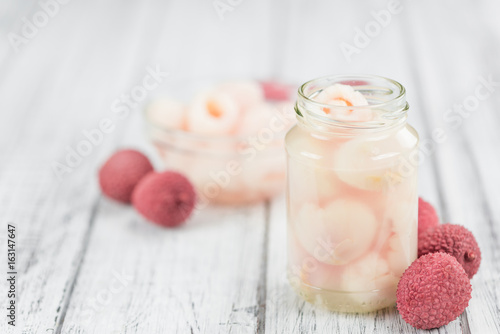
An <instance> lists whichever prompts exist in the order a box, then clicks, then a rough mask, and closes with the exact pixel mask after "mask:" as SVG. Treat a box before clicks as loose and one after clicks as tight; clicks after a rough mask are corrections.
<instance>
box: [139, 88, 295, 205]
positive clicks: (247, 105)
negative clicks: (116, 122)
mask: <svg viewBox="0 0 500 334" xmlns="http://www.w3.org/2000/svg"><path fill="white" fill-rule="evenodd" d="M191 90H192V91H191V92H190V93H189V94H183V95H184V96H183V97H184V99H182V97H178V96H176V95H175V92H169V94H165V95H163V96H158V97H156V98H154V99H153V100H152V101H151V102H150V103H149V104H148V105H147V107H146V109H145V119H146V127H147V136H148V138H149V139H150V140H151V142H152V143H153V145H154V147H155V148H156V150H157V152H158V153H159V156H160V157H161V159H162V161H163V163H164V167H165V168H166V169H168V170H173V171H178V172H181V173H183V174H184V175H185V176H186V177H187V178H188V179H189V180H190V181H191V182H192V183H193V185H194V186H195V188H196V190H197V195H198V199H199V202H200V203H201V204H203V203H208V202H210V203H216V204H232V205H237V204H249V203H256V202H260V201H262V200H265V199H268V198H271V197H273V196H275V195H277V194H279V193H281V192H282V191H283V190H284V186H285V177H286V167H285V156H284V150H283V138H284V135H285V133H286V131H287V130H288V129H289V128H290V127H291V126H292V125H293V124H294V123H295V114H294V112H293V104H292V103H291V102H290V101H289V98H290V97H291V96H292V95H293V94H292V91H293V90H292V89H291V87H290V86H287V85H282V84H278V83H270V82H268V83H262V82H257V81H251V80H246V81H232V82H223V83H220V84H216V85H211V86H205V87H204V88H202V89H196V90H193V89H191ZM179 95H180V94H179ZM186 96H187V98H186ZM201 204H200V205H201Z"/></svg>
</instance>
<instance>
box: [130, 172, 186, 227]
mask: <svg viewBox="0 0 500 334" xmlns="http://www.w3.org/2000/svg"><path fill="white" fill-rule="evenodd" d="M195 203H196V194H195V190H194V188H193V186H192V184H191V182H190V181H189V180H188V179H187V178H186V177H184V176H183V175H182V174H179V173H177V172H171V171H167V172H162V173H150V174H148V175H146V176H145V177H144V179H142V180H141V182H139V184H138V185H137V187H136V188H135V190H134V192H133V194H132V204H133V205H134V207H135V208H136V209H137V211H139V213H141V214H142V215H143V216H144V217H146V218H147V219H148V220H150V221H152V222H153V223H156V224H158V225H161V226H165V227H173V226H177V225H180V224H182V223H183V222H184V221H186V219H187V218H189V216H190V215H191V212H192V211H193V209H194V206H195Z"/></svg>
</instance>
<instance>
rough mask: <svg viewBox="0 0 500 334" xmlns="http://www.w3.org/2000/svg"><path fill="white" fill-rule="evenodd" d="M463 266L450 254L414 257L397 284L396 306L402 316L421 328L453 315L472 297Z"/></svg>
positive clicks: (430, 326)
mask: <svg viewBox="0 0 500 334" xmlns="http://www.w3.org/2000/svg"><path fill="white" fill-rule="evenodd" d="M471 292H472V287H471V284H470V280H469V278H468V277H467V273H466V272H465V270H464V268H462V266H461V265H460V264H459V263H458V261H457V260H456V259H455V258H454V257H453V256H451V255H449V254H445V253H432V254H427V255H424V256H422V257H421V258H419V259H417V260H415V261H414V262H413V263H412V264H411V266H410V267H408V269H406V271H405V272H404V273H403V276H402V277H401V280H400V281H399V284H398V290H397V294H396V295H397V306H398V310H399V313H400V314H401V317H403V320H404V321H406V322H407V323H409V324H410V325H412V326H413V327H416V328H420V329H431V328H437V327H441V326H444V325H446V324H448V323H449V322H451V321H453V320H454V319H456V318H457V317H458V316H459V315H460V314H461V313H462V312H463V311H464V310H465V308H466V307H467V305H468V304H469V300H470V299H471Z"/></svg>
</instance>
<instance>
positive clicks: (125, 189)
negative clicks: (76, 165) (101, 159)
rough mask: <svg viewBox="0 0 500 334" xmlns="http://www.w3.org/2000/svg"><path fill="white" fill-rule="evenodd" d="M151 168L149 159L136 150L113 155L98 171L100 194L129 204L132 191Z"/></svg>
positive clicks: (121, 151)
mask: <svg viewBox="0 0 500 334" xmlns="http://www.w3.org/2000/svg"><path fill="white" fill-rule="evenodd" d="M151 171H153V166H152V165H151V162H149V159H148V158H147V157H146V156H145V155H144V154H142V153H141V152H138V151H136V150H130V149H129V150H120V151H117V152H116V153H114V154H113V155H112V156H111V157H110V158H109V159H108V161H106V162H105V163H104V165H102V167H101V169H100V170H99V185H100V186H101V190H102V192H103V193H104V194H105V195H106V196H108V197H110V198H112V199H114V200H117V201H119V202H123V203H130V201H131V196H132V191H133V190H134V188H135V186H136V185H137V183H139V181H140V180H141V179H142V178H143V177H144V176H145V175H146V174H147V173H149V172H151Z"/></svg>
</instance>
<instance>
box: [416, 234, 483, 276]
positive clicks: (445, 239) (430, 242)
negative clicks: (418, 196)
mask: <svg viewBox="0 0 500 334" xmlns="http://www.w3.org/2000/svg"><path fill="white" fill-rule="evenodd" d="M434 252H444V253H448V254H450V255H451V256H453V257H455V258H456V259H457V261H458V263H460V264H461V265H462V267H464V269H465V272H466V273H467V275H468V276H469V278H472V277H473V276H474V275H475V274H476V273H477V271H478V269H479V265H480V264H481V250H480V249H479V245H478V244H477V241H476V239H475V238H474V235H473V234H472V233H471V232H470V231H469V230H468V229H466V228H465V227H463V226H461V225H454V224H443V225H439V226H436V227H433V228H430V229H428V230H427V231H425V232H424V233H423V234H421V235H419V238H418V256H419V257H420V256H422V255H425V254H428V253H434Z"/></svg>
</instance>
